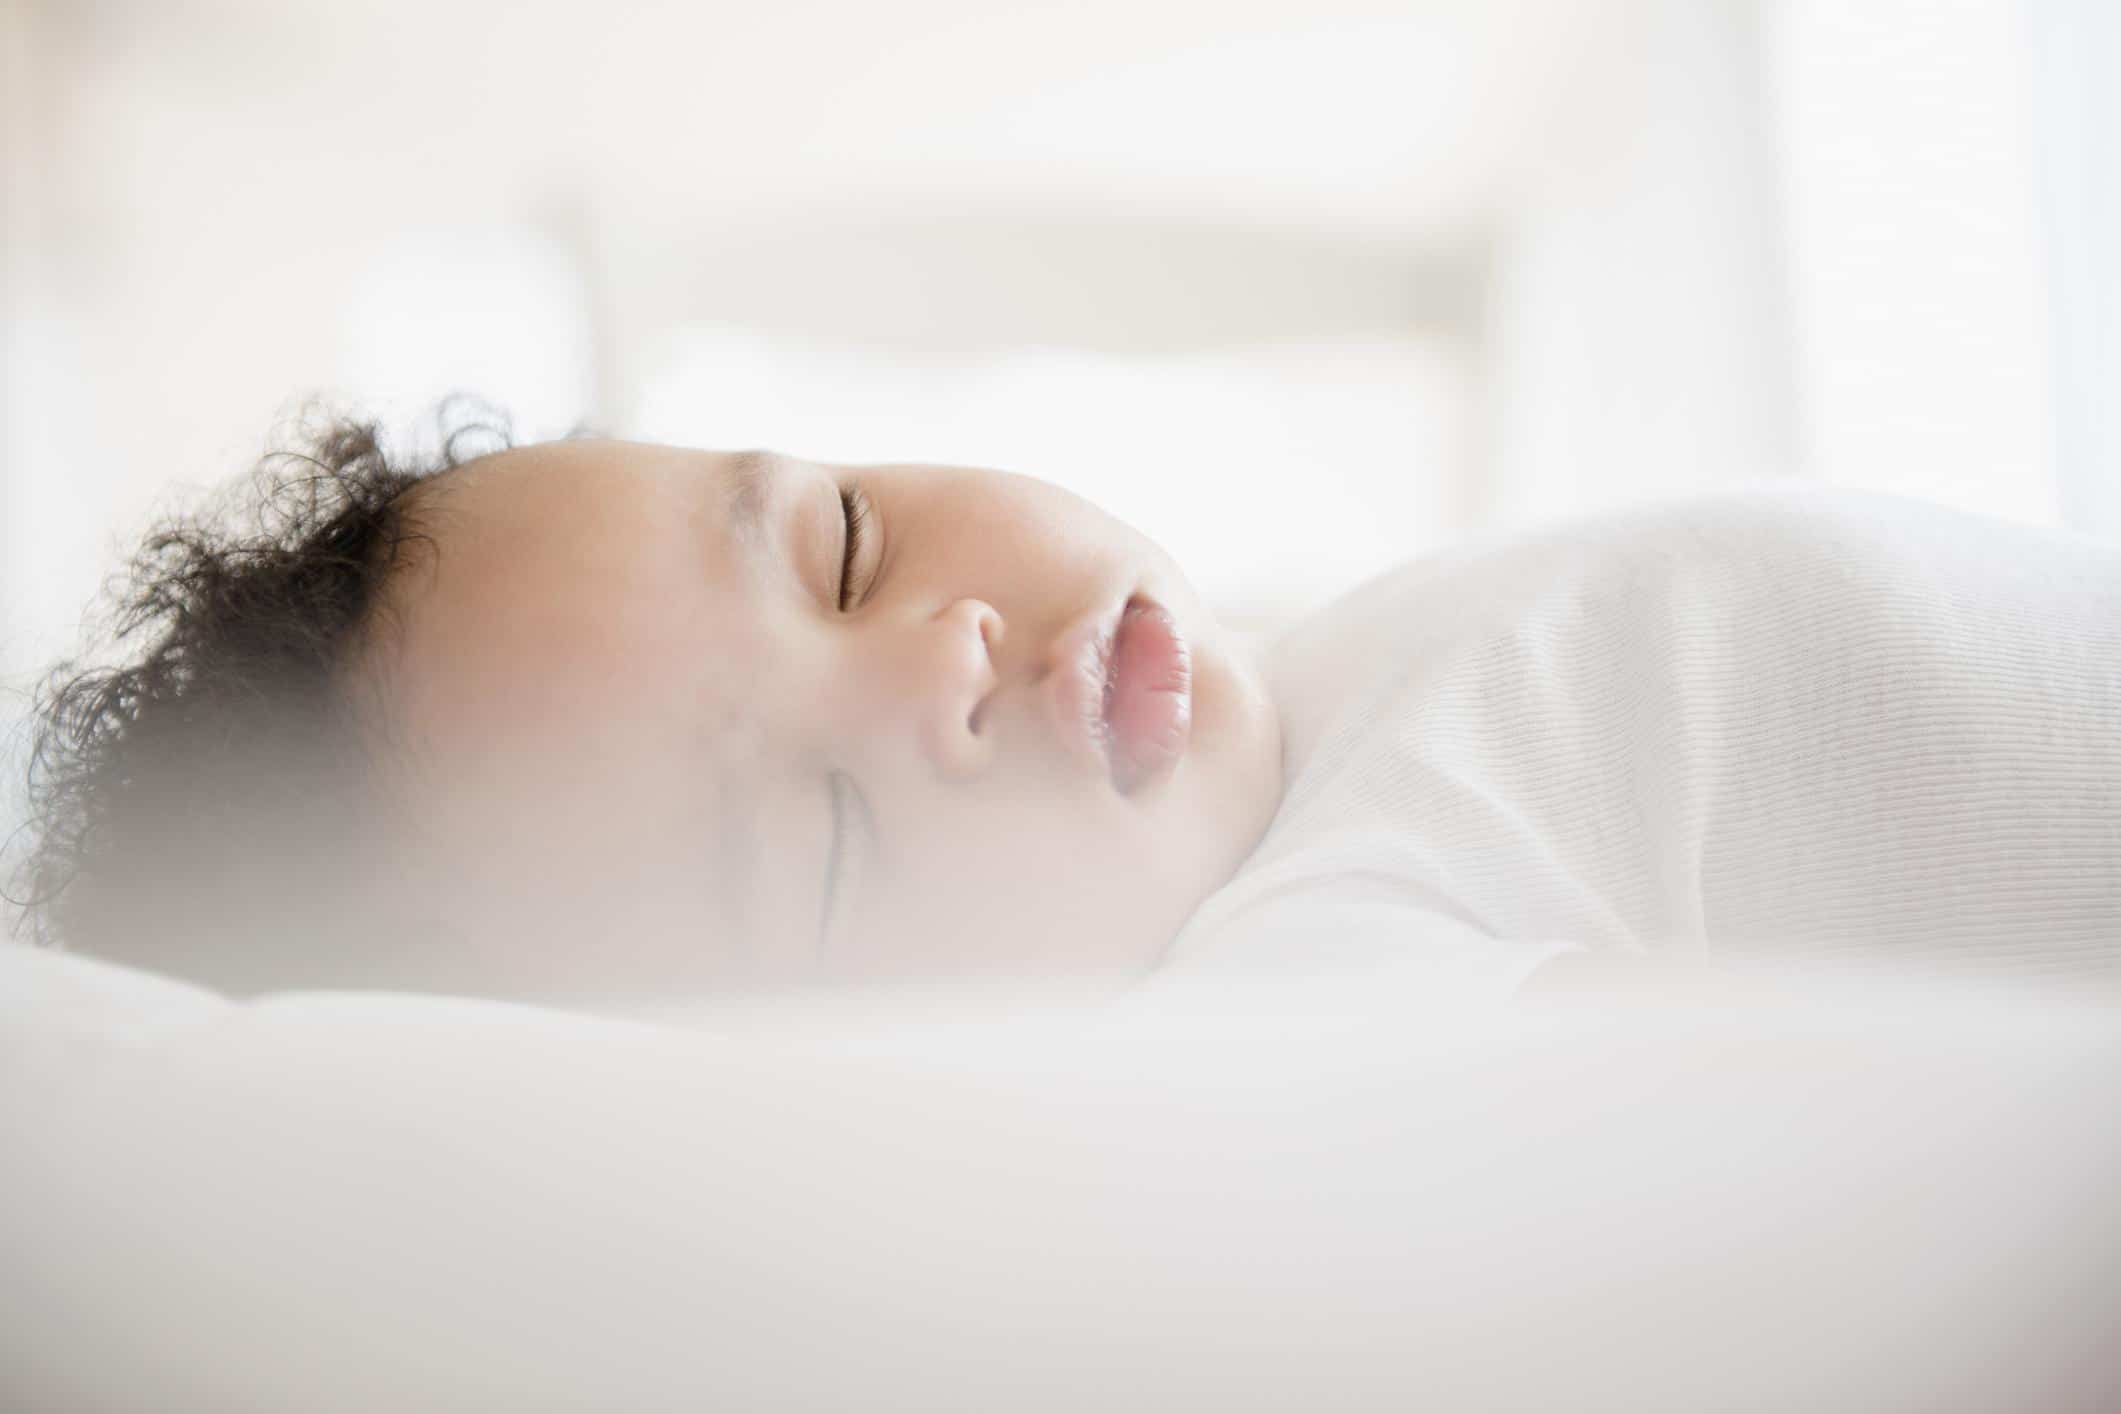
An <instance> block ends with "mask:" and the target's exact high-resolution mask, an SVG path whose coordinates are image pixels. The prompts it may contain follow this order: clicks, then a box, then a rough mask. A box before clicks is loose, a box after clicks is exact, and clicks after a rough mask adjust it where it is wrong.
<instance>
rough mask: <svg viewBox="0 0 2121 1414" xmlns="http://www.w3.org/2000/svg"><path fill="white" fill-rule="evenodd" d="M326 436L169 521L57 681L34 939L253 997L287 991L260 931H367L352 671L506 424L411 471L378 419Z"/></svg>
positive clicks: (341, 424)
mask: <svg viewBox="0 0 2121 1414" xmlns="http://www.w3.org/2000/svg"><path fill="white" fill-rule="evenodd" d="M447 407H448V405H447V404H445V409H446V408H447ZM441 416H442V419H443V421H444V423H445V425H446V424H447V423H448V421H449V419H450V417H451V414H450V413H448V412H447V411H445V412H444V413H443V414H442V415H441ZM306 428H307V430H306V431H305V432H303V433H301V434H300V436H301V442H302V444H303V445H301V448H300V450H294V451H283V452H276V453H273V454H271V455H269V456H267V457H266V458H265V459H264V460H263V461H262V462H261V463H260V464H259V465H258V467H257V468H256V470H255V471H254V473H253V475H252V476H251V478H250V479H249V480H248V481H247V482H246V483H244V484H243V485H241V486H239V487H237V488H235V490H234V491H233V493H232V494H230V495H225V496H223V497H222V498H220V499H219V500H218V501H216V502H215V503H213V504H211V505H209V506H208V507H207V508H206V509H204V510H203V511H199V512H195V513H189V514H182V515H177V516H173V517H171V518H169V519H167V520H165V521H164V522H162V523H161V524H159V525H158V526H157V527H156V528H155V529H154V530H153V531H152V532H150V533H149V535H148V536H147V537H146V539H145V540H144V541H143V543H142V544H141V546H140V548H139V550H138V552H137V553H136V554H135V555H134V557H133V559H132V561H131V564H130V566H129V568H128V570H127V571H126V572H125V573H124V574H123V575H122V576H121V577H120V579H119V580H118V581H117V582H116V583H115V585H114V587H113V590H112V591H111V597H112V600H113V604H112V608H113V611H114V612H113V614H112V617H111V629H110V633H109V639H110V642H109V644H108V645H107V647H108V649H109V650H112V651H111V652H110V653H109V654H107V655H105V656H106V659H107V661H106V662H105V663H103V664H99V665H93V666H90V665H85V664H84V663H83V662H82V661H79V660H77V661H73V662H68V663H63V664H61V665H59V666H58V667H57V668H55V669H54V670H53V671H52V672H51V673H50V675H49V676H48V677H47V678H46V679H45V681H44V683H43V685H42V687H41V688H40V689H39V690H38V693H37V697H36V722H35V728H34V730H35V735H34V737H33V740H32V743H31V749H30V755H29V765H28V780H27V783H26V784H27V796H28V800H29V804H30V809H31V822H30V829H31V831H32V832H33V839H32V841H31V844H30V847H29V849H28V851H27V853H26V855H25V856H24V857H23V859H22V862H21V863H20V865H19V866H18V867H17V868H16V869H15V870H14V871H13V878H12V880H11V883H10V888H9V895H10V898H11V900H12V901H13V902H14V903H16V904H17V905H18V906H19V908H20V909H21V913H20V916H19V918H18V920H17V922H18V927H19V928H20V929H22V930H26V931H27V932H28V933H29V934H30V936H31V937H33V938H34V939H36V940H38V941H42V942H47V943H59V944H63V945H66V946H71V947H79V948H81V949H83V950H85V951H88V952H93V953H99V954H103V955H106V956H115V957H119V958H122V959H125V960H128V961H150V962H153V961H157V960H160V961H162V962H163V963H164V965H170V961H171V960H174V959H181V962H179V963H177V964H176V965H178V966H179V967H180V968H181V970H184V971H188V972H192V973H194V974H195V975H199V974H203V975H204V976H205V977H206V979H207V980H211V981H215V982H218V983H221V984H222V985H229V986H234V987H237V988H245V987H248V986H252V985H262V984H268V983H271V982H274V981H282V980H286V975H287V974H286V973H285V971H284V970H283V969H276V968H271V967H264V968H261V967H259V966H257V964H258V963H259V961H260V956H259V954H260V952H261V951H266V950H261V949H260V948H259V947H258V943H259V942H260V941H261V938H260V934H261V931H262V932H263V933H277V932H281V931H284V930H286V929H288V928H291V927H299V928H301V929H302V930H304V932H305V933H306V934H307V935H309V936H312V937H313V936H315V935H316V933H317V932H318V931H319V929H324V930H331V929H333V928H335V927H338V926H346V925H352V924H353V923H354V921H355V916H356V915H357V914H358V913H359V912H360V909H359V907H358V904H359V903H360V901H361V899H362V898H363V895H364V892H367V893H370V894H372V893H373V891H374V883H375V881H374V879H373V877H372V875H373V868H374V863H375V858H376V851H374V850H373V849H372V848H370V846H371V845H372V844H373V841H372V840H370V839H369V838H368V834H367V827H368V825H369V823H370V821H369V819H368V818H367V817H368V815H369V813H370V812H369V811H368V810H367V809H366V807H365V805H364V796H365V794H366V793H365V791H364V789H363V786H362V779H363V775H364V765H365V762H364V755H365V753H364V749H363V746H362V741H361V736H360V733H359V732H358V731H357V730H356V729H355V714H354V708H353V704H352V702H351V701H350V700H349V697H348V694H347V692H346V690H345V684H344V674H343V671H342V670H343V668H344V667H345V665H346V664H347V663H348V661H349V659H350V657H351V656H352V655H353V654H355V653H356V652H358V651H359V649H360V647H361V645H362V643H363V641H364V637H365V635H367V634H368V632H369V631H370V630H371V628H372V627H373V625H374V622H375V620H376V619H377V617H378V615H379V613H380V612H381V607H380V606H381V600H382V588H383V586H384V585H385V583H386V582H387V581H388V580H389V579H390V577H391V576H392V575H393V574H395V573H397V572H398V570H399V569H400V568H401V567H402V566H403V565H404V564H405V563H406V561H407V560H408V557H410V556H411V555H413V554H414V553H416V552H417V551H418V550H419V548H420V547H421V546H422V545H423V544H425V543H426V540H425V536H424V535H423V533H422V530H421V524H420V519H419V498H418V497H417V496H416V495H415V494H414V493H415V492H416V491H418V490H419V489H420V488H422V487H424V486H425V485H426V484H427V483H428V482H430V481H431V480H433V479H434V478H435V477H436V476H438V475H439V474H440V473H442V472H445V471H447V470H449V469H451V468H453V467H455V466H457V465H459V464H460V463H461V462H462V461H465V460H468V459H469V458H468V457H467V456H466V455H465V454H464V449H465V447H466V446H467V445H469V444H471V443H472V442H474V441H477V442H482V443H485V444H486V446H480V447H478V448H477V450H478V451H483V450H486V449H487V447H488V446H492V445H502V446H505V445H506V444H507V443H508V440H509V435H508V429H507V426H506V424H505V422H502V421H500V420H498V418H497V417H496V416H494V415H492V414H490V413H486V412H484V411H483V410H481V411H480V412H479V414H478V416H477V419H476V420H473V419H470V418H464V417H461V416H459V417H458V418H457V420H456V425H455V426H454V427H453V428H450V429H449V430H448V435H447V436H446V437H444V438H443V441H442V446H441V449H440V451H439V452H438V453H437V454H434V455H432V456H428V457H426V458H424V459H418V460H414V459H407V458H397V457H393V455H392V454H391V453H389V452H388V451H387V450H386V448H385V443H384V439H383V436H382V433H381V431H380V429H379V427H378V425H377V424H376V423H374V422H372V421H365V420H360V419H356V418H349V417H344V416H329V415H327V416H324V417H322V418H321V419H320V418H318V417H317V416H315V415H312V416H311V417H310V418H309V419H308V421H307V424H306ZM320 865H322V866H326V867H319V866H320ZM302 951H303V952H305V953H307V954H309V955H310V956H311V957H312V958H314V957H315V955H316V954H315V952H314V950H312V949H308V948H305V949H303V950H302ZM301 975H303V976H304V978H305V980H307V979H308V978H310V977H313V976H314V974H306V973H305V974H301Z"/></svg>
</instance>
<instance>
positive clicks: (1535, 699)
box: [1174, 491, 2121, 991]
mask: <svg viewBox="0 0 2121 1414" xmlns="http://www.w3.org/2000/svg"><path fill="white" fill-rule="evenodd" d="M1269 673H1270V678H1271V681H1272V683H1273V687H1274V691H1275V696H1276V699H1277V702H1278V704H1279V705H1280V707H1281V710H1282V715H1283V725H1284V733H1285V755H1286V761H1287V778H1288V790H1287V796H1286V798H1285V800H1284V802H1283V804H1282V808H1281V810H1280V812H1279V814H1278V815H1277V816H1276V817H1275V820H1274V822H1273V824H1272V826H1271V827H1270V828H1269V830H1268V832H1267V835H1266V837H1265V839H1264V840H1263V841H1262V843H1261V844H1260V846H1259V849H1258V850H1257V852H1256V853H1255V854H1254V856H1253V858H1252V859H1251V860H1250V861H1248V863H1247V864H1246V865H1245V867H1244V868H1243V869H1242V870H1241V871H1240V872H1239V874H1238V876H1237V877H1236V878H1235V879H1234V880H1233V881H1232V882H1231V883H1230V884H1229V885H1228V886H1226V887H1225V888H1224V889H1222V890H1221V891H1220V892H1218V893H1217V894H1216V895H1214V896H1213V897H1211V898H1210V899H1209V901H1208V902H1207V903H1206V904H1205V905H1204V906H1203V907H1202V909H1201V910H1200V911H1199V913H1198V914H1197V915H1196V916H1195V918H1194V920H1193V921H1192V923H1191V924H1189V926H1188V927H1187V929H1186V931H1185V933H1184V934H1183V935H1182V936H1181V938H1180V940H1179V942H1178V944H1177V947H1176V949H1175V953H1174V955H1175V956H1176V957H1178V958H1180V959H1184V958H1200V959H1207V958H1211V957H1215V956H1240V957H1250V958H1252V959H1254V960H1259V959H1269V960H1272V961H1274V962H1275V963H1276V964H1277V965H1287V966H1296V967H1301V966H1304V965H1305V960H1306V959H1307V958H1313V959H1325V958H1332V957H1335V956H1340V955H1345V954H1349V953H1351V952H1352V953H1355V954H1358V955H1365V954H1389V955H1392V956H1397V957H1426V958H1429V959H1432V960H1434V961H1435V962H1436V963H1437V964H1438V966H1439V968H1440V969H1441V970H1442V971H1444V972H1448V973H1449V974H1451V975H1452V976H1453V977H1454V978H1455V979H1456V980H1457V982H1458V983H1459V984H1463V985H1466V986H1472V987H1477V988H1480V989H1482V990H1489V991H1493V990H1498V989H1507V988H1508V987H1510V986H1514V985H1515V984H1516V982H1518V981H1520V980H1521V979H1522V978H1523V976H1524V975H1525V974H1526V973H1527V972H1529V970H1530V969H1531V968H1532V967H1533V966H1535V965H1536V964H1537V963H1538V962H1540V961H1541V960H1543V959H1544V958H1546V957H1548V956H1551V955H1552V954H1553V953H1555V952H1556V951H1559V950H1562V949H1564V948H1568V947H1576V946H1581V947H1593V948H1597V947H1621V948H1632V949H1648V950H1677V951H1683V952H1698V951H1702V950H1707V951H1710V952H1716V953H1726V954H1738V955H1761V954H1777V955H1786V956H1799V957H1813V956H1819V955H1823V954H1834V955H1837V956H1839V955H1852V954H1853V955H1860V956H1862V957H1864V958H1868V959H1871V960H1875V961H1880V962H1888V963H1911V964H1920V965H1931V964H1935V965H1946V966H1954V967H1956V966H1962V965H1967V966H1972V967H1975V968H1977V969H1981V970H1991V969H2002V970H2006V971H2011V972H2017V973H2061V974H2101V975H2105V976H2109V977H2111V976H2116V975H2121V548H2117V547H2115V546H2111V545H2107V544H2104V543H2100V542H2095V541H2091V540H2087V539H2083V538H2078V537H2073V536H2067V535H2062V534H2057V533H2051V532H2044V531H2038V530H2032V529H2027V528H2022V527H2016V526H2010V525H2004V524H2001V523H1997V522H1992V521H1988V520H1983V519H1979V518H1976V517H1972V516H1967V515H1964V514H1960V513H1957V512H1951V511H1946V510H1942V509H1938V508H1934V507H1930V506H1925V505H1921V504H1917V503H1913V502H1906V501H1899V500H1892V499H1887V498H1878V497H1857V496H1847V495H1836V494H1831V493H1821V492H1816V491H1814V492H1808V493H1807V492H1763V493H1757V494H1752V495H1743V496H1732V497H1724V498H1721V499H1717V500H1713V501H1705V502H1700V503H1694V504H1686V505H1679V506H1672V507H1666V508H1660V509H1656V510H1651V511H1640V512H1632V513H1629V514H1627V515H1623V516H1616V517H1610V518H1607V519H1604V520H1601V521H1597V522H1592V523H1585V524H1579V525H1575V526H1570V527H1567V528H1564V529H1560V530H1555V531H1551V532H1547V533H1543V534H1539V535H1536V536H1532V537H1529V538H1522V539H1517V540H1513V541H1509V542H1504V543H1499V544H1489V545H1482V546H1473V547H1468V548H1466V549H1463V550H1459V551H1454V552H1452V553H1450V554H1447V555H1444V556H1441V557H1438V558H1435V559H1431V560H1426V561H1423V562H1419V563H1416V564H1413V565H1410V566H1408V567H1407V568H1406V569H1404V570H1402V571H1400V572H1398V573H1396V574H1394V575H1391V576H1388V577H1386V578H1384V579H1382V580H1379V581H1377V582H1375V583H1373V584H1371V585H1369V586H1368V587H1366V588H1364V589H1362V590H1359V591H1357V592H1356V593H1355V594H1353V595H1351V596H1350V597H1349V598H1347V599H1345V600H1343V601H1342V602H1341V603H1339V604H1338V605H1336V606H1334V607H1333V608H1331V609H1329V610H1327V611H1326V612H1324V613H1323V614H1321V615H1319V616H1317V617H1316V618H1314V619H1311V620H1308V621H1306V622H1305V623H1303V624H1301V625H1299V626H1298V627H1297V628H1296V629H1295V630H1294V631H1293V632H1291V633H1290V634H1288V635H1287V636H1286V637H1285V638H1284V639H1283V640H1282V641H1281V642H1280V643H1279V644H1278V645H1277V646H1276V647H1275V649H1274V651H1273V652H1272V654H1271V655H1270V661H1269Z"/></svg>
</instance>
